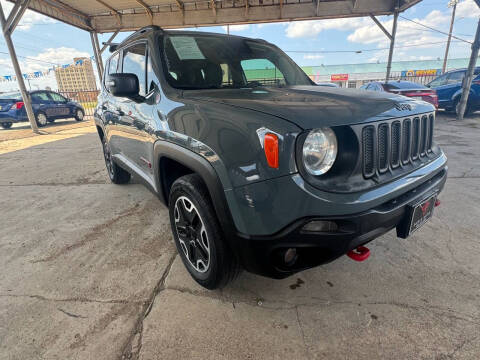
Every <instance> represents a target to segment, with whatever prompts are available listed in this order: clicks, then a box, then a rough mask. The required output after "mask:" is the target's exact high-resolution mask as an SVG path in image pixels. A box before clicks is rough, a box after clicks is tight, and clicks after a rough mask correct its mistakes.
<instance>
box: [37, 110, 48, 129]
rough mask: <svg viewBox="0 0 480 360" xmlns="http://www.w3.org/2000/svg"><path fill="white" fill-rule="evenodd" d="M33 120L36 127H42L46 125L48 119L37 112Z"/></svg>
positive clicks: (43, 114)
mask: <svg viewBox="0 0 480 360" xmlns="http://www.w3.org/2000/svg"><path fill="white" fill-rule="evenodd" d="M35 120H36V121H37V125H38V127H44V126H45V125H47V123H48V117H47V115H46V114H45V113H43V112H38V113H37V115H35Z"/></svg>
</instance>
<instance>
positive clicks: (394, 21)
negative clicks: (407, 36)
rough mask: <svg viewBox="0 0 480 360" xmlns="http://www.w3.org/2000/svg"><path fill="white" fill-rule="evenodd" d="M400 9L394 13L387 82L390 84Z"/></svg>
mask: <svg viewBox="0 0 480 360" xmlns="http://www.w3.org/2000/svg"><path fill="white" fill-rule="evenodd" d="M397 20H398V8H396V9H395V12H394V13H393V26H392V35H391V36H392V37H391V38H390V50H389V51H388V63H387V76H386V79H385V82H387V83H388V80H389V79H390V74H391V72H392V59H393V49H394V48H395V37H396V35H397Z"/></svg>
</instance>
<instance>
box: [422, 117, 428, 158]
mask: <svg viewBox="0 0 480 360" xmlns="http://www.w3.org/2000/svg"><path fill="white" fill-rule="evenodd" d="M427 141H428V118H427V117H426V116H422V131H421V135H420V154H421V155H422V156H423V155H425V153H426V152H427Z"/></svg>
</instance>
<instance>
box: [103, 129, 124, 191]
mask: <svg viewBox="0 0 480 360" xmlns="http://www.w3.org/2000/svg"><path fill="white" fill-rule="evenodd" d="M102 146H103V157H104V159H105V166H106V167H107V173H108V177H109V178H110V180H111V181H112V182H113V183H114V184H119V185H120V184H126V183H128V182H129V181H130V173H129V172H128V171H126V170H124V169H122V168H121V167H120V166H118V165H117V164H115V162H114V161H113V157H112V152H111V150H110V145H109V144H108V142H107V140H106V139H105V137H104V138H103V139H102Z"/></svg>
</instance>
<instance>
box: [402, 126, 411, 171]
mask: <svg viewBox="0 0 480 360" xmlns="http://www.w3.org/2000/svg"><path fill="white" fill-rule="evenodd" d="M402 139H403V141H402V161H403V163H404V164H406V163H408V162H409V161H410V151H411V148H412V121H411V120H410V119H406V120H405V121H404V122H403V132H402Z"/></svg>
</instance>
